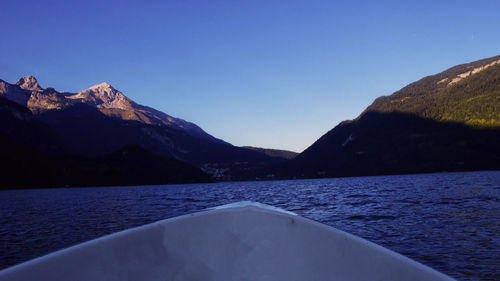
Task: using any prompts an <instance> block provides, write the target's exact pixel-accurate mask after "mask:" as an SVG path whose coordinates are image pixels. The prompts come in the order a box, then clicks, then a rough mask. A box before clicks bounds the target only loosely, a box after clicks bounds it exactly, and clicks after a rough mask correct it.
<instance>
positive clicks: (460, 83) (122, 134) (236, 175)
mask: <svg viewBox="0 0 500 281" xmlns="http://www.w3.org/2000/svg"><path fill="white" fill-rule="evenodd" d="M499 106H500V56H497V57H492V58H488V59H483V60H479V61H476V62H472V63H467V64H462V65H458V66H455V67H452V68H450V69H448V70H446V71H443V72H441V73H438V74H436V75H431V76H428V77H424V78H422V79H421V80H419V81H416V82H414V83H411V84H409V85H408V86H406V87H404V88H402V89H401V90H399V91H397V92H395V93H393V94H392V95H390V96H384V97H380V98H378V99H376V100H375V101H374V102H373V103H372V104H371V105H370V106H368V107H367V108H366V109H365V110H364V111H363V112H362V113H361V114H360V115H359V116H358V117H357V118H356V119H354V120H348V121H344V122H341V123H340V124H338V125H337V126H335V127H334V128H333V129H332V130H330V131H329V132H327V133H326V134H325V135H323V136H322V137H321V138H319V139H318V140H317V141H316V142H315V143H313V144H312V145H311V146H310V147H308V148H307V149H306V150H304V151H303V152H302V153H300V154H297V153H294V152H290V151H282V150H271V149H263V148H255V147H237V146H233V145H231V144H229V143H227V142H225V141H223V140H221V139H218V138H216V137H214V136H211V135H210V134H208V133H206V132H205V131H204V130H203V129H201V128H200V127H199V126H197V125H196V124H193V123H191V122H188V121H185V120H182V119H179V118H175V117H172V116H169V115H168V114H166V113H163V112H161V111H158V110H156V109H153V108H151V107H147V106H144V105H140V104H137V103H136V102H134V101H133V100H131V99H130V98H128V97H127V96H125V95H124V94H123V93H122V92H120V91H118V90H116V89H115V88H113V87H112V86H111V85H109V84H108V83H101V84H98V85H95V86H92V87H90V88H88V89H85V90H82V91H80V92H77V93H69V92H61V91H57V90H55V89H54V88H50V87H48V88H43V87H41V86H40V84H39V83H38V81H37V80H36V79H35V78H34V77H33V76H26V77H23V78H21V79H19V81H17V82H16V83H13V84H10V83H8V82H5V81H3V80H0V117H1V119H0V144H1V145H0V155H1V156H2V159H3V160H4V161H3V164H2V166H5V167H2V178H3V182H4V183H3V186H5V187H8V188H12V187H43V186H90V185H125V184H134V185H137V184H164V183H186V182H207V181H212V180H255V179H276V178H284V179H285V178H310V177H337V176H363V175H383V174H401V173H422V172H440V171H462V170H483V169H500V156H499V153H498V151H500V145H499V144H500V111H499ZM297 133H300V132H297Z"/></svg>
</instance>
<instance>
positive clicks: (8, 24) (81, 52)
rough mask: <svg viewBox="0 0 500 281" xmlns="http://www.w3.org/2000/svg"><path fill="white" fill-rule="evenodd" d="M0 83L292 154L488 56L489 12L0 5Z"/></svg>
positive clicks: (388, 4) (497, 9)
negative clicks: (22, 83)
mask: <svg viewBox="0 0 500 281" xmlns="http://www.w3.org/2000/svg"><path fill="white" fill-rule="evenodd" d="M0 26H2V34H1V37H0V79H3V80H6V81H8V82H11V83H12V82H15V81H16V80H17V79H18V78H19V77H21V76H25V75H28V74H31V75H34V76H35V77H37V78H38V80H39V82H40V83H41V84H42V86H44V87H47V86H52V87H54V88H56V89H57V90H60V91H73V92H76V91H79V90H83V89H85V88H88V87H90V86H92V85H94V84H97V83H100V82H103V81H106V82H109V83H110V84H111V85H113V86H114V87H115V88H117V89H118V90H121V91H122V92H123V93H125V94H126V95H127V96H129V97H130V98H132V99H133V100H135V101H136V102H138V103H141V104H144V105H148V106H152V107H154V108H156V109H159V110H162V111H164V112H166V113H167V114H170V115H172V116H175V117H180V118H183V119H186V120H188V121H191V122H194V123H196V124H198V125H200V126H201V127H202V128H203V129H205V130H206V131H207V132H208V133H210V134H212V135H214V136H216V137H218V138H222V139H224V140H226V141H228V142H231V143H233V144H235V145H252V146H260V147H269V148H282V149H290V150H294V151H302V150H303V149H305V148H306V147H308V146H309V145H311V144H312V143H313V142H314V141H315V140H316V139H318V138H319V137H320V136H321V135H323V134H324V133H326V132H327V131H328V130H330V129H331V128H333V127H334V126H335V125H337V124H338V123H339V122H340V121H342V120H346V119H352V118H355V117H356V116H357V115H358V114H359V113H360V112H361V111H362V110H363V109H364V108H365V107H366V106H368V105H369V104H370V103H371V102H372V101H373V99H375V98H376V97H378V96H381V95H388V94H391V93H392V92H394V91H396V90H398V89H400V88H401V87H403V86H405V85H406V84H408V83H410V82H413V81H415V80H418V79H420V78H422V77H423V76H426V75H430V74H434V73H437V72H440V71H442V70H444V69H446V68H448V67H451V66H453V65H456V64H460V63H465V62H469V61H473V60H477V59H481V58H485V57H490V56H494V55H499V54H500V1H498V0H491V1H481V0H478V1H470V0H469V1H438V0H435V1H423V0H420V1H333V0H332V1H314V0H305V1H292V0H290V1H284V0H283V1H273V0H265V1H260V0H248V1H246V0H240V1H239V0H227V1H218V0H209V1H207V0H199V1H191V0H165V1H104V0H103V1H89V0H85V1H68V0H53V1H44V0H37V1H19V0H4V1H2V15H1V17H0Z"/></svg>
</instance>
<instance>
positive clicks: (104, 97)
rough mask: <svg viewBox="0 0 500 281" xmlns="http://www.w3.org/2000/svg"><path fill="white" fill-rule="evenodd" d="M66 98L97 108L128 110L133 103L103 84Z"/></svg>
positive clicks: (106, 84) (108, 85)
mask: <svg viewBox="0 0 500 281" xmlns="http://www.w3.org/2000/svg"><path fill="white" fill-rule="evenodd" d="M67 98H69V99H73V100H81V101H83V102H85V103H87V104H91V105H94V106H96V107H97V108H116V109H123V110H130V109H132V106H133V104H134V102H133V101H132V100H130V99H129V98H128V97H126V96H125V95H124V94H123V93H122V92H120V91H118V90H117V89H115V88H113V87H112V86H111V85H110V84H108V83H106V82H103V83H100V84H97V85H94V86H92V87H90V88H88V89H86V90H83V91H81V92H78V93H76V94H74V95H71V96H68V97H67Z"/></svg>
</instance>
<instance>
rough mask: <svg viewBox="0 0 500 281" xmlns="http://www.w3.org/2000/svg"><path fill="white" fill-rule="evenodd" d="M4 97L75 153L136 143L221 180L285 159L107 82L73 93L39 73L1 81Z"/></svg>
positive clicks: (244, 175)
mask: <svg viewBox="0 0 500 281" xmlns="http://www.w3.org/2000/svg"><path fill="white" fill-rule="evenodd" d="M0 97H5V98H6V99H9V100H10V101H13V102H15V103H17V104H19V105H21V106H24V107H26V108H28V109H29V111H31V113H32V114H33V118H34V119H35V120H36V121H37V122H41V123H43V124H45V125H46V126H47V127H48V128H50V130H51V131H53V132H54V133H55V134H57V135H59V136H60V137H61V139H62V140H63V142H64V143H65V145H66V146H67V147H68V149H69V150H70V151H71V152H72V153H74V154H78V155H83V156H85V157H99V156H102V155H105V154H110V153H113V152H114V151H117V150H119V149H121V148H122V147H124V146H127V145H134V144H136V145H140V146H141V147H143V148H144V149H146V150H148V151H151V152H153V153H155V154H158V155H161V156H163V157H167V158H175V159H178V160H180V161H184V162H188V163H190V164H192V165H195V166H197V167H199V168H201V169H202V170H203V171H205V172H207V173H209V174H210V175H211V176H213V177H214V178H215V179H218V180H246V179H255V178H257V177H259V175H261V174H265V173H266V170H267V169H268V168H269V167H271V166H273V165H275V164H276V163H282V162H284V161H285V159H283V158H276V157H270V156H268V155H266V154H264V153H262V152H259V151H252V150H249V149H245V148H240V147H235V146H233V145H231V144H229V143H226V142H224V141H222V140H220V139H217V138H215V137H213V136H211V135H209V134H207V133H206V132H204V131H203V130H202V129H201V128H199V127H198V126H197V125H195V124H193V123H190V122H187V121H184V120H182V119H178V118H174V117H171V116H169V115H167V114H165V113H163V112H160V111H158V110H155V109H153V108H150V107H147V106H143V105H140V104H137V103H135V102H134V101H133V100H131V99H130V98H128V97H126V96H125V95H124V94H123V93H122V92H120V91H118V90H116V89H115V88H113V87H112V86H111V85H109V84H107V83H101V84H98V85H95V86H93V87H91V88H89V89H86V90H83V91H80V92H78V93H68V92H59V91H56V90H55V89H53V88H42V87H41V86H40V84H39V83H38V81H37V80H36V79H35V78H34V77H33V76H26V77H23V78H21V79H20V80H19V81H18V82H16V83H15V84H9V83H7V82H5V81H2V80H0Z"/></svg>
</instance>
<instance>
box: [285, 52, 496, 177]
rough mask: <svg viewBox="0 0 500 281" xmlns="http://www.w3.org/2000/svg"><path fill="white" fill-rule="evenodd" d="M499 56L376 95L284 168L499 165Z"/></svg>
mask: <svg viewBox="0 0 500 281" xmlns="http://www.w3.org/2000/svg"><path fill="white" fill-rule="evenodd" d="M498 151H500V56H497V57H492V58H488V59H483V60H479V61H476V62H472V63H468V64H462V65H458V66H455V67H452V68H450V69H448V70H446V71H443V72H441V73H439V74H436V75H432V76H428V77H425V78H423V79H421V80H419V81H417V82H414V83H411V84H410V85H408V86H406V87H404V88H402V89H401V90H399V91H397V92H395V93H394V94H392V95H390V96H385V97H380V98H378V99H376V100H375V101H374V102H373V103H372V104H371V105H370V106H368V108H366V110H365V111H363V112H362V113H361V114H360V116H359V117H357V118H356V119H354V120H351V121H344V122H341V123H340V124H339V125H337V126H336V127H335V128H333V129H332V130H330V131H329V132H328V133H326V134H325V135H323V136H322V137H321V138H320V139H318V140H317V141H316V142H315V143H314V144H312V145H311V146H310V147H309V148H307V149H306V150H305V151H304V152H302V153H301V154H299V155H298V156H297V157H296V158H295V159H294V160H292V161H291V162H290V163H289V164H288V165H287V166H286V168H285V169H283V170H282V172H283V174H286V175H287V176H292V175H294V176H299V177H327V176H362V175H382V174H401V173H421V172H440V171H464V170H487V169H500V153H498Z"/></svg>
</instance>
